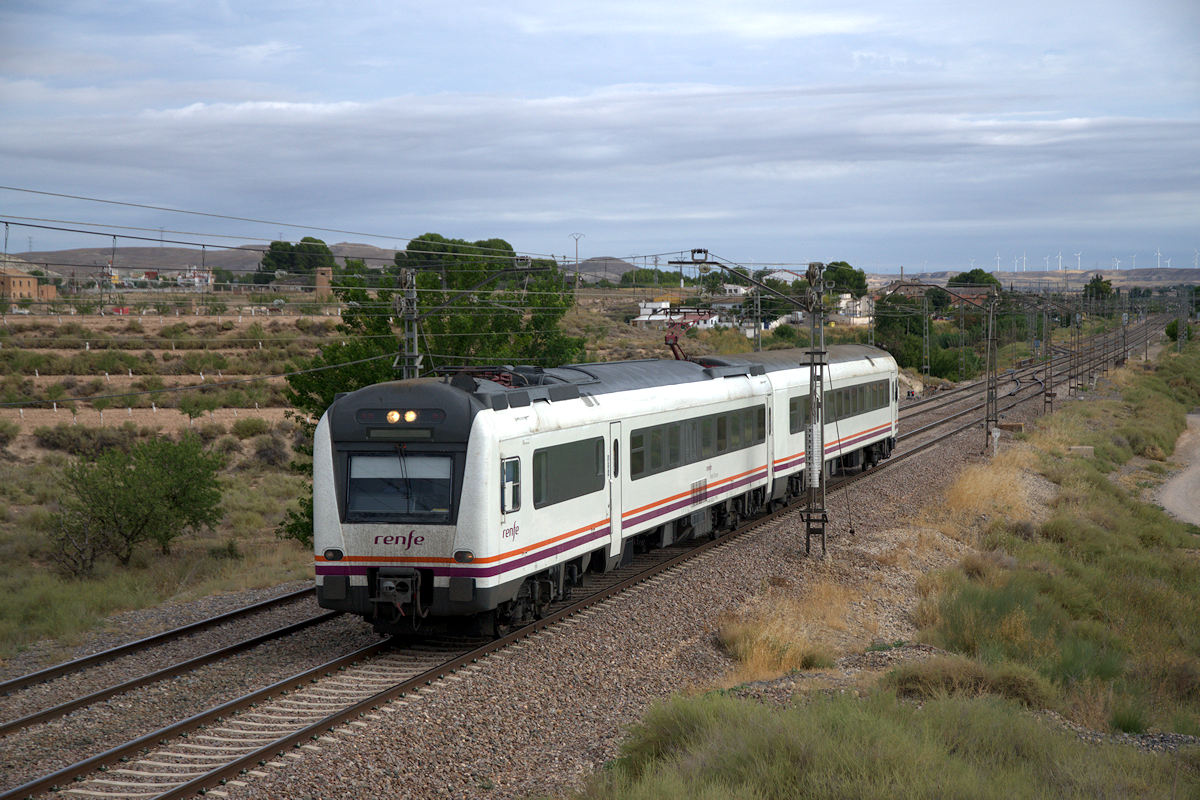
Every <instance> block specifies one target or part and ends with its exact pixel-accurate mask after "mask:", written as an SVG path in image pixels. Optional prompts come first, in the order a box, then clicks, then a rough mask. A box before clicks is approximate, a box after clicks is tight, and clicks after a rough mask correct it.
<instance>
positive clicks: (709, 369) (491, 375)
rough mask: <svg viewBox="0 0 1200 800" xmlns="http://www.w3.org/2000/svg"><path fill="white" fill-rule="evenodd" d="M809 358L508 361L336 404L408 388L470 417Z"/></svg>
mask: <svg viewBox="0 0 1200 800" xmlns="http://www.w3.org/2000/svg"><path fill="white" fill-rule="evenodd" d="M827 357H828V360H829V363H830V364H841V363H849V362H854V361H862V360H869V361H871V362H872V363H875V362H877V361H886V362H891V356H889V355H888V354H887V353H886V352H885V351H883V350H880V349H878V348H875V347H868V346H866V345H832V346H830V347H829V348H827ZM807 363H808V353H807V351H805V350H803V349H799V348H795V349H789V350H768V351H766V352H761V353H743V354H739V355H733V356H703V357H700V358H698V359H697V360H695V361H674V360H666V359H651V358H648V359H641V360H638V361H608V362H601V363H596V364H568V365H566V366H562V367H550V368H542V367H532V366H507V365H506V366H492V367H474V368H470V369H464V370H459V371H456V372H455V373H454V374H453V375H452V376H451V377H449V378H417V379H413V380H404V381H390V382H387V383H379V384H375V385H373V386H368V387H366V388H363V389H359V390H358V391H355V392H350V393H348V394H346V395H339V396H338V398H337V399H336V400H335V402H334V405H335V406H337V407H338V411H337V412H335V414H334V416H335V417H338V418H339V419H340V418H341V417H342V416H346V418H347V419H351V418H353V417H354V416H355V414H356V413H357V411H358V410H360V409H366V408H383V407H385V406H388V405H389V404H390V403H392V402H393V400H394V398H395V393H396V392H404V393H405V394H407V395H408V396H409V397H410V398H413V399H412V400H411V401H412V402H416V400H415V398H416V397H418V396H419V397H422V398H425V400H426V401H428V402H429V403H430V407H436V408H449V407H457V406H458V403H460V402H461V403H465V405H464V406H462V407H461V409H460V412H465V413H466V418H468V419H469V418H470V417H472V416H474V414H475V412H476V411H478V410H480V409H482V408H491V409H495V410H500V409H505V408H510V407H520V406H528V405H530V404H531V403H532V402H534V401H537V400H548V401H551V402H555V401H562V400H573V399H576V398H578V397H581V396H585V397H586V396H594V395H602V394H610V393H613V392H625V391H631V390H634V389H654V388H657V387H660V386H678V385H680V384H687V383H701V382H704V381H711V380H714V379H717V378H729V377H736V376H739V375H745V376H752V375H765V374H767V373H770V372H777V371H780V370H785V369H799V368H802V367H804V366H806V365H807ZM332 409H333V407H332V406H331V410H332ZM339 424H340V423H339ZM347 424H349V423H347Z"/></svg>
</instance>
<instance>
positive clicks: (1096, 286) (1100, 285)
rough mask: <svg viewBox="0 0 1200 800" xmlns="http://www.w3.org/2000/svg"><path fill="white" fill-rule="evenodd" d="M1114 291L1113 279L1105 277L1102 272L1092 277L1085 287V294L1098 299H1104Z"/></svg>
mask: <svg viewBox="0 0 1200 800" xmlns="http://www.w3.org/2000/svg"><path fill="white" fill-rule="evenodd" d="M1112 293H1113V285H1112V281H1108V280H1105V279H1104V276H1103V275H1101V274H1100V273H1098V272H1097V273H1096V274H1095V275H1093V276H1092V279H1091V280H1090V281H1088V282H1087V285H1086V286H1084V287H1083V296H1084V297H1091V298H1094V299H1097V300H1103V299H1105V298H1107V297H1109V296H1111V295H1112Z"/></svg>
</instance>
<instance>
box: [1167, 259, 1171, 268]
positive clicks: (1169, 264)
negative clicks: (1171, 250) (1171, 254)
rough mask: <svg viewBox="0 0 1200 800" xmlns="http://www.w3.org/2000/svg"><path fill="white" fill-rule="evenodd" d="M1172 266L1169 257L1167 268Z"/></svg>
mask: <svg viewBox="0 0 1200 800" xmlns="http://www.w3.org/2000/svg"><path fill="white" fill-rule="evenodd" d="M1170 268H1171V259H1169V258H1168V259H1167V269H1170Z"/></svg>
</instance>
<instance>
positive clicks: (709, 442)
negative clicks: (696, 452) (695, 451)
mask: <svg viewBox="0 0 1200 800" xmlns="http://www.w3.org/2000/svg"><path fill="white" fill-rule="evenodd" d="M716 424H717V423H716V420H715V419H713V418H712V417H705V418H704V419H702V420H700V456H701V458H712V457H713V456H715V455H716V454H717V435H716Z"/></svg>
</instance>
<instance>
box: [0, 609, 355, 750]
mask: <svg viewBox="0 0 1200 800" xmlns="http://www.w3.org/2000/svg"><path fill="white" fill-rule="evenodd" d="M343 613H345V612H342V611H327V612H325V613H323V614H318V615H317V616H315V617H310V618H308V619H305V620H300V621H299V622H293V623H292V624H291V625H284V626H283V627H281V628H276V629H275V630H273V631H268V632H267V633H263V634H259V635H258V636H252V637H250V638H249V639H243V640H242V641H240V642H235V643H234V644H231V645H227V646H225V647H221V648H218V649H216V650H210V651H209V652H207V653H204V654H203V655H199V656H196V657H195V658H189V659H188V660H186V661H181V662H179V663H178V664H173V665H172V666H169V667H163V668H162V669H160V670H156V671H154V672H150V673H147V674H146V675H142V676H141V677H138V678H131V679H130V680H127V681H124V682H123V683H119V684H115V685H113V686H109V687H106V688H104V689H98V690H97V691H94V692H92V693H90V694H87V695H84V696H82V697H77V698H75V699H74V700H68V701H66V702H65V703H59V704H58V705H56V706H51V707H50V708H44V709H42V710H41V711H35V712H33V713H32V714H27V715H25V716H23V717H20V718H18V719H14V720H10V721H8V722H0V736H4V735H6V734H9V733H13V732H14V731H19V730H22V729H24V728H28V727H30V726H32V725H36V724H37V723H39V722H44V721H46V720H50V719H56V718H58V717H61V716H63V715H65V714H67V713H69V712H71V711H74V710H75V709H77V708H82V707H83V706H89V705H91V704H93V703H98V702H100V701H101V700H105V699H107V698H109V697H112V696H113V695H116V694H120V693H122V692H127V691H129V690H130V689H136V688H137V687H139V686H145V685H147V684H150V683H157V682H158V681H161V680H165V679H167V678H173V677H175V676H176V675H182V674H183V673H185V672H190V671H192V670H193V669H196V668H197V667H200V666H203V665H205V664H210V663H212V662H213V661H219V660H220V659H222V658H226V657H228V656H231V655H234V654H236V653H240V652H242V651H244V650H249V649H251V648H253V647H257V646H258V645H260V644H263V643H264V642H269V641H271V640H272V639H281V638H283V637H284V636H290V635H291V634H293V633H297V632H298V631H302V630H304V629H306V628H310V627H312V626H313V625H319V624H321V623H322V622H328V621H329V620H331V619H334V618H336V617H340V616H341V615H342V614H343Z"/></svg>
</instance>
